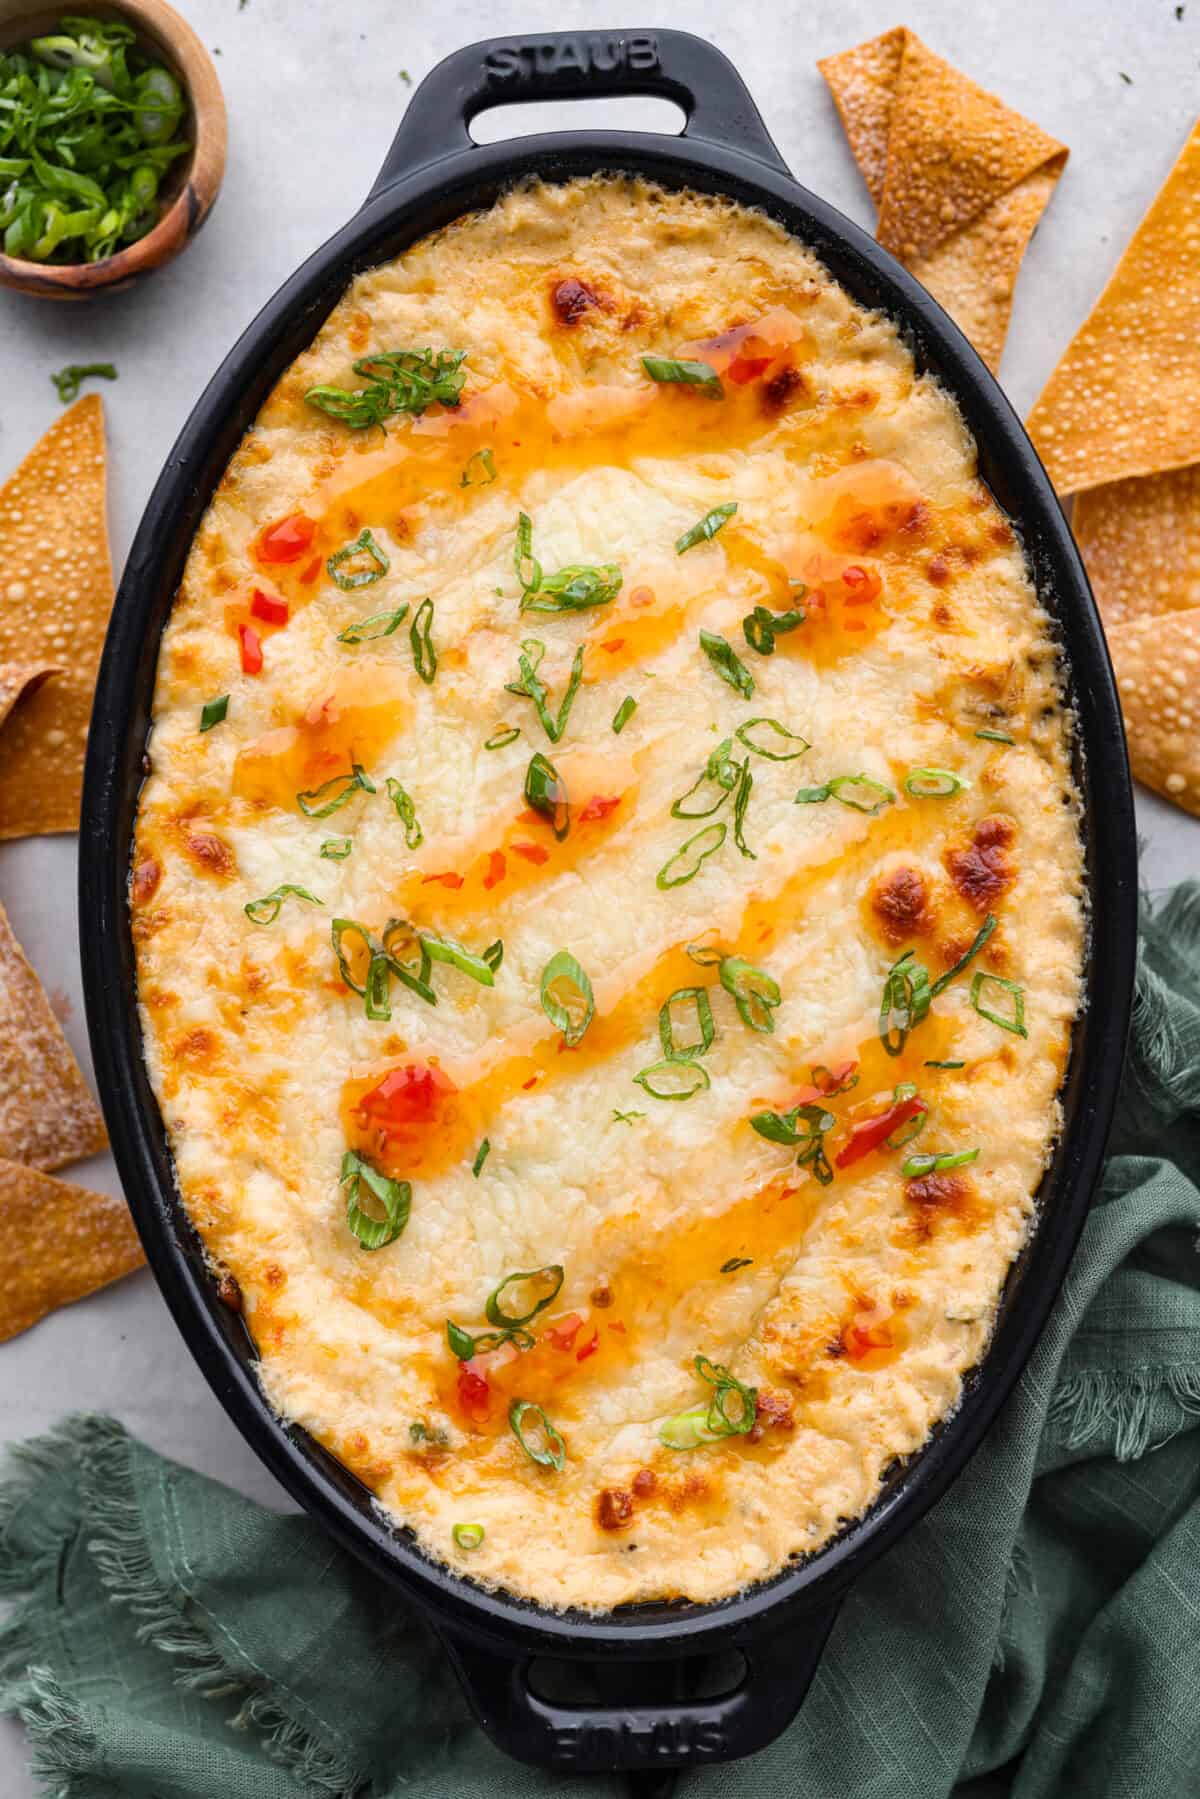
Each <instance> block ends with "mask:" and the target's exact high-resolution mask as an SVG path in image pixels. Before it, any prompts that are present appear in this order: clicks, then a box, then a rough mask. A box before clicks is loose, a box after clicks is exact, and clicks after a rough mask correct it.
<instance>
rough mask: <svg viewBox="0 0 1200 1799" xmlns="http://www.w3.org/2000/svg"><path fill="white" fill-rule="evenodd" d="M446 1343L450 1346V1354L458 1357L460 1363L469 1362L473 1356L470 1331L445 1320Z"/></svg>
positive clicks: (473, 1342)
mask: <svg viewBox="0 0 1200 1799" xmlns="http://www.w3.org/2000/svg"><path fill="white" fill-rule="evenodd" d="M446 1341H447V1342H448V1343H449V1345H450V1353H451V1354H452V1355H455V1356H457V1357H458V1359H459V1361H460V1362H469V1361H470V1359H471V1357H472V1356H473V1355H474V1354H475V1339H474V1337H473V1336H472V1335H471V1333H470V1331H465V1330H463V1328H462V1326H461V1325H459V1324H452V1323H451V1321H450V1319H449V1318H447V1320H446Z"/></svg>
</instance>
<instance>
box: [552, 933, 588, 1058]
mask: <svg viewBox="0 0 1200 1799" xmlns="http://www.w3.org/2000/svg"><path fill="white" fill-rule="evenodd" d="M564 989H565V992H564V991H563V990H564ZM542 1011H543V1012H544V1013H545V1014H546V1017H547V1018H548V1019H549V1020H550V1023H551V1024H552V1025H553V1026H554V1028H555V1030H557V1031H561V1032H562V1034H563V1042H564V1043H565V1044H566V1045H567V1048H568V1049H574V1048H575V1045H576V1044H577V1043H579V1042H580V1041H581V1039H582V1037H583V1034H584V1032H585V1031H586V1030H587V1028H588V1026H589V1024H591V1022H592V1018H593V1016H594V1014H595V1011H596V1001H595V998H594V997H593V994H592V983H591V982H590V981H589V980H588V978H587V975H586V974H585V973H584V971H583V969H582V968H581V967H580V965H579V963H578V962H577V961H576V960H575V958H574V956H573V955H571V954H570V952H569V951H568V950H565V949H560V950H559V951H558V953H557V955H554V956H551V958H550V960H549V961H548V962H547V964H546V966H545V968H543V970H542Z"/></svg>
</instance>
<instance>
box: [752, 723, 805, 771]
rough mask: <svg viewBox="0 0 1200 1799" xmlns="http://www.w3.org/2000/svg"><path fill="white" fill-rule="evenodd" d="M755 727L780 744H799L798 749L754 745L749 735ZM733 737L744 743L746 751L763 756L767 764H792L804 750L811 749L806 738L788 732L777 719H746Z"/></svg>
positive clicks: (793, 732)
mask: <svg viewBox="0 0 1200 1799" xmlns="http://www.w3.org/2000/svg"><path fill="white" fill-rule="evenodd" d="M756 725H762V726H763V727H764V728H765V729H766V730H768V731H770V732H772V733H773V735H774V736H775V737H777V738H779V739H780V740H781V742H782V743H785V744H787V743H796V744H799V746H800V747H799V749H795V750H789V749H767V747H766V746H765V745H764V744H761V743H755V742H754V740H753V739H752V738H751V737H750V736H749V733H750V732H751V731H753V730H754V728H755V726H756ZM734 736H735V737H736V738H737V740H738V742H739V743H744V744H745V746H746V748H747V749H748V750H753V751H754V754H755V755H756V756H765V757H766V759H767V761H768V762H794V761H795V760H796V757H797V756H802V755H803V754H804V752H805V750H807V749H809V748H810V747H811V745H810V744H809V742H808V739H807V738H805V737H801V736H800V735H799V734H798V733H797V732H796V731H789V730H788V729H787V727H786V726H785V725H781V724H780V722H779V720H778V719H777V718H748V719H747V720H746V722H745V724H744V725H739V726H738V728H737V730H736V731H735V732H734Z"/></svg>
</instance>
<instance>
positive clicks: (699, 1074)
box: [633, 1056, 712, 1099]
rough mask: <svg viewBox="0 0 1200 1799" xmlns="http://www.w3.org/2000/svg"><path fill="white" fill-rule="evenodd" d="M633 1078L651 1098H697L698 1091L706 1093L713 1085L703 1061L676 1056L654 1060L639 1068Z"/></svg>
mask: <svg viewBox="0 0 1200 1799" xmlns="http://www.w3.org/2000/svg"><path fill="white" fill-rule="evenodd" d="M633 1078H634V1080H635V1081H636V1082H637V1084H638V1086H639V1087H641V1088H644V1090H645V1091H646V1092H647V1093H648V1094H649V1095H650V1097H651V1099H695V1097H696V1095H697V1093H704V1092H705V1091H706V1090H707V1089H708V1088H709V1087H711V1086H712V1082H711V1081H710V1080H709V1078H708V1070H707V1069H706V1068H705V1067H704V1065H703V1064H702V1063H700V1062H696V1061H691V1062H680V1061H678V1060H677V1059H676V1058H675V1057H674V1056H665V1057H664V1058H663V1060H662V1061H661V1062H652V1063H651V1064H650V1066H649V1068H643V1069H641V1070H639V1072H638V1073H637V1074H635V1075H634V1077H633Z"/></svg>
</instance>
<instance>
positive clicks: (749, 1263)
mask: <svg viewBox="0 0 1200 1799" xmlns="http://www.w3.org/2000/svg"><path fill="white" fill-rule="evenodd" d="M753 1266H754V1257H753V1256H730V1258H729V1260H728V1261H727V1262H722V1263H721V1266H720V1268H719V1269H718V1270H717V1273H718V1274H735V1273H736V1272H737V1270H738V1269H739V1268H753Z"/></svg>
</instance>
